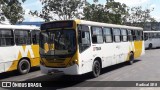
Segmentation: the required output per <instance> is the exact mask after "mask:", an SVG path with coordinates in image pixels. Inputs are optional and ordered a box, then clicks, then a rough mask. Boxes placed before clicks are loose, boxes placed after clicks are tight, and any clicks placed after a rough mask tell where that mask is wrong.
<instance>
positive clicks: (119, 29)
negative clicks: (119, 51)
mask: <svg viewBox="0 0 160 90" xmlns="http://www.w3.org/2000/svg"><path fill="white" fill-rule="evenodd" d="M114 29H116V30H119V31H120V35H115V34H114ZM112 34H113V41H114V42H115V43H120V42H121V41H122V40H121V29H120V28H112ZM115 36H119V39H120V41H116V39H115Z"/></svg>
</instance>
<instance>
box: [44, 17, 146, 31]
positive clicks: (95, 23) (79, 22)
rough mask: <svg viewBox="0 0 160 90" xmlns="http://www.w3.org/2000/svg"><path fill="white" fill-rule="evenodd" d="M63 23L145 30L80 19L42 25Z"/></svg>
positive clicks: (137, 28)
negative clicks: (71, 22)
mask: <svg viewBox="0 0 160 90" xmlns="http://www.w3.org/2000/svg"><path fill="white" fill-rule="evenodd" d="M61 21H75V22H76V23H78V24H85V25H90V26H101V27H113V28H123V29H131V30H143V28H141V27H134V26H126V25H117V24H108V23H101V22H94V21H86V20H80V19H75V20H59V21H51V22H46V23H43V24H42V25H44V24H47V23H52V22H61Z"/></svg>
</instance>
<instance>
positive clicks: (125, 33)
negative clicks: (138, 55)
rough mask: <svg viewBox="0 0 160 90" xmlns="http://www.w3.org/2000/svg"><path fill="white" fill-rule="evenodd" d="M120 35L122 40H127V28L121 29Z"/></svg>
mask: <svg viewBox="0 0 160 90" xmlns="http://www.w3.org/2000/svg"><path fill="white" fill-rule="evenodd" d="M121 35H122V36H121V37H122V41H123V42H127V40H128V39H127V30H126V29H121Z"/></svg>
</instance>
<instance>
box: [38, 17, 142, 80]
mask: <svg viewBox="0 0 160 90" xmlns="http://www.w3.org/2000/svg"><path fill="white" fill-rule="evenodd" d="M40 39H41V41H40V57H41V60H40V68H41V71H42V73H44V74H52V73H56V72H63V73H64V74H67V75H81V74H85V73H88V72H92V74H93V76H94V77H98V76H99V75H100V71H101V68H104V67H107V66H110V65H114V64H118V63H121V62H125V61H128V62H129V63H130V64H132V63H133V60H134V58H138V57H140V56H141V55H143V54H144V41H143V29H142V28H139V27H131V26H123V25H114V24H106V23H99V22H92V21H84V20H66V21H53V22H48V23H44V24H42V25H41V33H40Z"/></svg>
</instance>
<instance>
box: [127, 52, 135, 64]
mask: <svg viewBox="0 0 160 90" xmlns="http://www.w3.org/2000/svg"><path fill="white" fill-rule="evenodd" d="M133 63H134V54H133V53H130V56H129V61H128V64H129V65H132V64H133Z"/></svg>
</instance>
